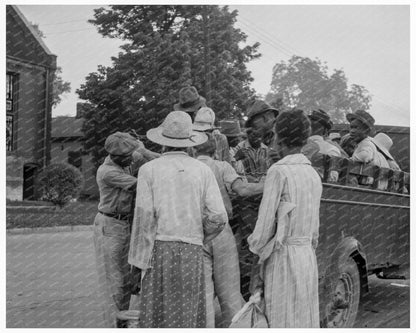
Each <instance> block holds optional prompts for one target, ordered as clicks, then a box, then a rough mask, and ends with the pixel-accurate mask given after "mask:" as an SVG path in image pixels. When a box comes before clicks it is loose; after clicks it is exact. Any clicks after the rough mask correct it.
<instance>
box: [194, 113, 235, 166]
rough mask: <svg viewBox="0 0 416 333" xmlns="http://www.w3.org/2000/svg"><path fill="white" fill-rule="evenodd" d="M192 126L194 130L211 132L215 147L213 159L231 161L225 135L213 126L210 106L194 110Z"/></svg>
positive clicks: (213, 117)
mask: <svg viewBox="0 0 416 333" xmlns="http://www.w3.org/2000/svg"><path fill="white" fill-rule="evenodd" d="M193 128H194V130H195V131H199V132H205V133H212V135H213V137H214V140H215V144H216V147H217V149H216V152H215V159H217V160H220V161H226V162H228V163H231V156H230V147H229V146H228V141H227V137H226V136H225V135H224V134H222V133H221V132H220V131H219V130H218V129H219V127H216V126H215V113H214V111H213V110H212V109H211V108H209V107H206V106H203V107H201V108H200V109H199V110H198V111H196V114H195V119H194V127H193Z"/></svg>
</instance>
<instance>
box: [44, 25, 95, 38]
mask: <svg viewBox="0 0 416 333" xmlns="http://www.w3.org/2000/svg"><path fill="white" fill-rule="evenodd" d="M86 30H95V28H94V27H92V28H86V29H78V30H68V31H58V32H51V33H49V32H45V35H46V37H47V36H50V35H61V34H66V33H68V32H78V31H86Z"/></svg>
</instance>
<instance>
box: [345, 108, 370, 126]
mask: <svg viewBox="0 0 416 333" xmlns="http://www.w3.org/2000/svg"><path fill="white" fill-rule="evenodd" d="M354 119H358V120H359V121H361V122H362V123H363V124H364V125H366V126H367V127H368V128H369V129H371V130H372V129H374V123H375V120H374V118H373V117H372V116H371V115H370V114H369V113H368V112H365V111H364V110H357V111H355V112H353V113H348V114H347V120H348V121H349V122H352V121H353V120H354Z"/></svg>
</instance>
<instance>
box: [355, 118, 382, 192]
mask: <svg viewBox="0 0 416 333" xmlns="http://www.w3.org/2000/svg"><path fill="white" fill-rule="evenodd" d="M347 120H348V121H349V122H350V137H351V139H352V140H354V141H355V142H356V143H357V146H356V147H355V149H354V153H353V154H352V157H351V158H352V160H353V161H357V162H362V163H368V164H370V165H376V166H379V167H383V168H389V163H388V162H387V160H386V158H385V157H384V156H383V154H381V153H380V152H379V151H378V150H377V147H376V145H375V144H374V143H373V141H372V140H371V138H370V136H369V135H370V133H371V132H372V131H373V130H374V123H375V120H374V118H373V117H372V116H371V115H370V114H369V113H368V112H366V111H364V110H357V111H355V112H353V113H349V114H347ZM370 183H371V181H370ZM386 187H387V181H386V180H383V181H380V182H379V189H385V188H386Z"/></svg>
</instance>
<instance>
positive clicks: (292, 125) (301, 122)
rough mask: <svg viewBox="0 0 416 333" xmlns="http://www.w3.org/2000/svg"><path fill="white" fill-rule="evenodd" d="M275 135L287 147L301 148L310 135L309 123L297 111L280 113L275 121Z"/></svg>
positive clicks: (306, 118) (304, 115)
mask: <svg viewBox="0 0 416 333" xmlns="http://www.w3.org/2000/svg"><path fill="white" fill-rule="evenodd" d="M275 132H276V135H277V136H278V137H279V139H281V140H282V141H283V143H284V144H285V145H286V146H288V147H301V146H303V145H304V144H305V143H306V140H307V139H308V137H309V136H310V134H311V122H310V120H309V118H308V116H307V115H306V114H305V113H304V112H303V111H302V110H299V109H293V110H290V111H286V112H281V113H280V114H279V116H278V117H277V119H276V125H275Z"/></svg>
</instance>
